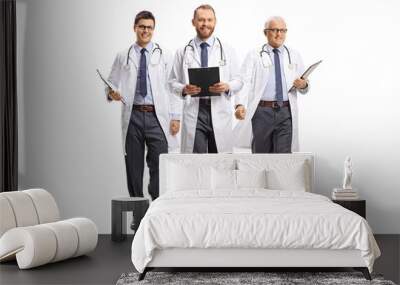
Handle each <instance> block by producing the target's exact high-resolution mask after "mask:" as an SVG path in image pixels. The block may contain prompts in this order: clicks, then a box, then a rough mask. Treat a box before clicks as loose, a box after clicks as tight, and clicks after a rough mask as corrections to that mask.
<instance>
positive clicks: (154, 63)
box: [125, 43, 162, 68]
mask: <svg viewBox="0 0 400 285" xmlns="http://www.w3.org/2000/svg"><path fill="white" fill-rule="evenodd" d="M154 44H155V46H156V47H155V48H154V49H153V51H152V52H151V56H150V64H151V65H158V64H160V61H161V57H162V49H161V47H160V45H159V44H158V43H154ZM132 48H133V45H131V46H130V47H129V49H128V54H127V55H126V65H125V66H126V67H127V68H129V60H130V58H129V56H130V54H131V50H132ZM156 51H158V52H157V53H158V59H157V61H155V60H153V59H154V53H155V52H156Z"/></svg>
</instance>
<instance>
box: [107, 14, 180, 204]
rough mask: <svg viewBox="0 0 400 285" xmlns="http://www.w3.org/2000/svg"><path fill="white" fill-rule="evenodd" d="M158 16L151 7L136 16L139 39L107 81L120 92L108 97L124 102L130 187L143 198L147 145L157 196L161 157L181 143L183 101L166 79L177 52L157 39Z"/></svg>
mask: <svg viewBox="0 0 400 285" xmlns="http://www.w3.org/2000/svg"><path fill="white" fill-rule="evenodd" d="M154 28H155V18H154V16H153V14H152V13H151V12H149V11H142V12H140V13H138V14H137V15H136V18H135V23H134V27H133V29H134V32H135V34H136V42H135V43H133V44H132V45H131V46H130V47H129V49H127V50H125V51H123V52H120V53H119V54H118V55H117V56H116V58H115V61H114V64H113V66H112V69H111V73H110V75H109V77H108V80H109V81H110V82H111V83H112V84H113V85H114V86H116V87H117V89H118V90H119V91H115V92H114V91H112V90H110V89H108V90H107V96H108V97H107V98H108V99H109V100H110V101H112V100H114V101H122V103H123V104H121V106H122V118H121V119H122V121H121V124H122V140H123V148H124V151H125V165H126V176H127V184H128V191H129V194H130V196H132V197H143V171H144V158H145V146H146V147H147V155H146V162H147V166H148V167H149V172H150V183H149V185H148V192H149V194H150V196H151V198H152V199H153V200H154V199H156V198H157V197H158V196H159V171H158V165H159V156H160V154H161V153H167V152H168V147H170V148H174V147H175V148H176V147H178V145H177V141H178V140H177V137H176V134H177V133H178V131H179V126H174V125H173V124H171V121H172V120H179V119H180V114H181V106H182V103H181V102H180V100H179V99H176V98H175V97H173V96H170V89H169V86H168V84H167V79H168V75H169V73H170V69H171V63H172V55H171V54H170V53H169V52H168V51H167V50H165V49H163V48H162V47H161V46H160V45H158V44H157V43H154V42H152V37H153V32H154Z"/></svg>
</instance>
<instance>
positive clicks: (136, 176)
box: [125, 110, 168, 200]
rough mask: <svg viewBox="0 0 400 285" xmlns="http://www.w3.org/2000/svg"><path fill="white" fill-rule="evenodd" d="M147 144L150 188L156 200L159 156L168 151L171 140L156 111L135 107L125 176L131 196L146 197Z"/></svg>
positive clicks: (130, 128)
mask: <svg viewBox="0 0 400 285" xmlns="http://www.w3.org/2000/svg"><path fill="white" fill-rule="evenodd" d="M145 145H146V146H147V155H146V163H147V166H148V168H149V172H150V182H149V185H148V191H149V194H150V196H151V198H152V199H153V200H154V199H156V198H157V197H158V195H159V180H158V177H159V171H158V169H159V168H158V161H159V156H160V154H161V153H167V152H168V143H167V139H166V137H165V134H164V132H163V130H162V128H161V125H160V123H159V121H158V119H157V116H156V113H155V112H141V111H138V110H132V113H131V118H130V121H129V126H128V131H127V135H126V143H125V151H126V156H125V166H126V177H127V183H128V191H129V195H130V196H131V197H143V172H144V155H145Z"/></svg>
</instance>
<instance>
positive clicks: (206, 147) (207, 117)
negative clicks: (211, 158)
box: [193, 100, 218, 153]
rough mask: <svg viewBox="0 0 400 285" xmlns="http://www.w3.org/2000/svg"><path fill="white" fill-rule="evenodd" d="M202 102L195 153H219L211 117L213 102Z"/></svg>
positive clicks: (195, 138) (198, 116) (195, 140)
mask: <svg viewBox="0 0 400 285" xmlns="http://www.w3.org/2000/svg"><path fill="white" fill-rule="evenodd" d="M203 102H204V101H203V100H200V104H199V114H198V115H197V124H196V134H195V137H194V146H193V153H218V150H217V144H216V142H215V136H214V128H213V124H212V117H211V102H210V101H206V103H203Z"/></svg>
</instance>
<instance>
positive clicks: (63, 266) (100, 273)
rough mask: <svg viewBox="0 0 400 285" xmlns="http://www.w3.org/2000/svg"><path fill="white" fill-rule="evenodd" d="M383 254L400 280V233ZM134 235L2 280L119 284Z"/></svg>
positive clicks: (382, 266)
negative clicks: (78, 255) (84, 254)
mask: <svg viewBox="0 0 400 285" xmlns="http://www.w3.org/2000/svg"><path fill="white" fill-rule="evenodd" d="M375 238H376V240H377V242H378V244H379V247H380V249H381V251H382V256H381V257H380V258H379V259H378V260H377V261H376V263H375V267H374V272H376V273H381V274H384V276H385V278H386V279H389V280H392V281H394V282H395V283H399V279H400V263H399V260H400V235H376V236H375ZM131 243H132V237H130V238H128V239H127V240H126V241H124V242H121V243H116V242H112V241H111V238H110V235H100V236H99V243H98V245H97V248H96V250H95V251H94V252H92V253H91V254H89V255H88V256H82V257H77V258H74V259H69V260H65V261H61V262H58V263H53V264H48V265H45V266H41V267H38V268H34V269H29V270H19V269H18V266H17V264H16V262H8V263H3V264H0V284H1V285H6V284H7V285H8V284H115V283H116V281H117V280H118V278H119V276H120V275H121V274H122V273H124V272H132V271H134V267H133V265H132V262H131V259H130V249H131Z"/></svg>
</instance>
